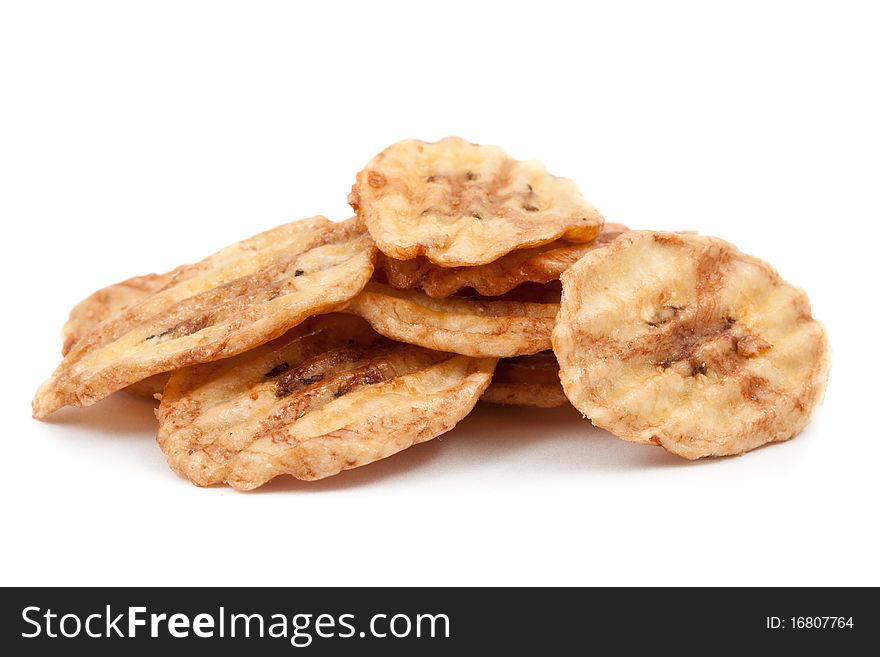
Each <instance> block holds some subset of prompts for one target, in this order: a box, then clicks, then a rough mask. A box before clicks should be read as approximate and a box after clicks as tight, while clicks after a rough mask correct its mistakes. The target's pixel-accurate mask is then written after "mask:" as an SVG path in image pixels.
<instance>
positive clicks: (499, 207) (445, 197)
mask: <svg viewBox="0 0 880 657" xmlns="http://www.w3.org/2000/svg"><path fill="white" fill-rule="evenodd" d="M348 201H349V204H350V205H351V206H352V207H353V208H354V209H355V211H356V212H357V213H358V215H359V216H360V217H362V218H363V219H364V221H365V222H366V225H367V228H368V229H369V231H370V235H372V237H373V239H374V240H375V241H376V244H377V245H378V247H379V249H380V250H381V251H382V252H383V253H385V255H387V256H389V257H391V258H396V259H398V260H409V259H411V258H415V257H416V256H419V255H424V256H426V257H427V259H428V260H430V261H431V262H433V263H435V264H438V265H441V266H443V267H457V266H462V265H482V264H486V263H488V262H493V261H494V260H497V259H498V258H500V257H501V256H503V255H504V254H505V253H509V252H510V251H513V250H515V249H523V248H527V247H533V246H539V245H541V244H546V243H548V242H552V241H553V240H555V239H557V238H560V237H564V238H565V239H567V240H570V241H572V242H589V241H590V240H591V239H593V238H594V237H595V236H596V235H598V234H599V230H600V229H601V227H602V215H601V214H599V212H598V211H597V210H596V208H594V207H593V206H592V205H591V204H590V203H588V202H587V201H586V200H585V199H584V198H583V196H581V193H580V191H579V190H578V188H577V186H576V185H575V184H574V183H573V182H572V181H571V180H568V179H566V178H557V177H555V176H552V175H550V174H549V173H547V170H546V169H545V168H544V165H542V164H541V163H540V162H537V161H526V162H521V161H517V160H514V159H513V158H511V157H510V156H509V155H507V153H505V152H504V151H503V150H502V149H500V148H499V147H497V146H480V145H477V144H471V143H469V142H467V141H465V140H464V139H460V138H458V137H447V138H446V139H443V140H441V141H439V142H436V143H428V142H424V141H418V140H414V139H410V140H407V141H401V142H398V143H396V144H394V145H392V146H390V147H388V148H386V149H385V150H384V151H382V152H381V153H379V155H377V156H376V157H374V158H373V159H372V160H371V161H370V162H369V163H368V164H367V166H366V167H365V168H364V169H363V171H361V172H360V173H359V174H358V175H357V182H356V183H355V185H354V187H353V188H352V191H351V194H350V195H349V197H348Z"/></svg>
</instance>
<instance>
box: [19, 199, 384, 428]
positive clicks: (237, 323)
mask: <svg viewBox="0 0 880 657" xmlns="http://www.w3.org/2000/svg"><path fill="white" fill-rule="evenodd" d="M374 256H375V246H374V245H373V242H372V240H371V239H370V238H369V236H368V235H367V234H366V232H365V231H364V229H363V228H362V226H361V225H360V223H359V222H358V221H357V220H354V219H352V220H349V221H346V222H342V223H339V224H333V223H332V222H330V221H328V220H327V219H325V218H323V217H316V218H314V219H307V220H303V221H301V222H294V223H293V224H287V225H285V226H281V227H279V228H277V229H274V230H273V231H268V232H267V233H262V234H260V235H258V236H256V237H254V238H251V239H249V240H246V241H245V242H241V243H239V244H236V245H233V246H231V247H228V248H226V249H224V250H223V251H221V252H220V253H218V254H216V255H215V256H211V257H210V258H208V259H206V260H205V261H202V262H201V263H198V264H196V265H191V266H188V267H181V268H179V269H178V270H176V273H175V275H174V276H173V277H172V280H171V281H170V282H169V283H168V284H167V285H166V286H165V287H163V288H162V289H161V290H160V291H158V292H156V293H155V294H153V295H152V296H149V297H147V298H146V299H144V300H143V301H141V302H140V303H138V304H136V305H134V306H131V307H129V308H127V309H126V310H124V311H123V312H122V313H120V314H119V315H118V316H116V317H113V318H111V320H110V321H105V322H103V323H101V324H99V325H98V326H97V327H96V328H95V329H94V330H92V331H90V332H89V333H87V334H86V335H84V336H82V337H81V338H80V340H79V341H78V342H77V343H76V344H75V345H74V346H73V348H72V349H71V351H70V352H69V353H68V354H67V356H66V357H65V359H64V360H63V361H62V363H61V365H60V366H59V367H58V369H57V370H56V371H55V373H54V374H53V375H52V377H51V378H50V379H49V380H48V381H47V382H46V383H44V384H43V385H42V386H41V388H40V389H39V390H38V391H37V395H36V397H35V398H34V403H33V409H34V416H35V417H45V416H46V415H48V414H49V413H51V412H53V411H55V410H57V409H58V408H60V407H62V406H64V405H73V406H85V405H89V404H92V403H94V402H96V401H98V400H100V399H103V398H104V397H106V396H107V395H109V394H110V393H112V392H114V391H115V390H119V389H121V388H124V387H126V386H128V385H130V384H132V383H135V382H137V381H140V380H142V379H145V378H147V377H149V376H153V375H155V374H159V373H161V372H168V371H171V370H173V369H176V368H178V367H184V366H187V365H192V364H195V363H201V362H207V361H212V360H217V359H219V358H226V357H229V356H233V355H235V354H238V353H241V352H243V351H246V350H248V349H250V348H252V347H255V346H257V345H259V344H262V343H264V342H266V341H268V340H271V339H273V338H275V337H277V336H278V335H280V334H282V333H284V332H285V331H286V330H288V329H289V328H291V327H293V326H296V325H297V324H299V323H300V322H301V321H303V320H304V319H305V318H307V317H308V316H310V315H314V314H320V313H324V312H330V311H332V310H334V309H338V308H340V307H341V306H343V305H345V304H346V303H347V302H348V301H349V300H350V299H351V298H352V297H353V296H355V295H356V294H357V293H358V292H359V291H360V290H361V288H362V287H363V285H364V284H365V283H366V282H367V280H369V277H370V275H371V273H372V270H373V258H374Z"/></svg>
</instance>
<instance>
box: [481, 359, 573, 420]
mask: <svg viewBox="0 0 880 657" xmlns="http://www.w3.org/2000/svg"><path fill="white" fill-rule="evenodd" d="M480 401H484V402H489V403H490V404H509V405H513V406H538V407H540V408H556V407H558V406H564V405H565V404H567V403H568V399H567V398H566V396H565V392H563V390H562V385H560V383H559V363H557V362H556V356H554V355H553V352H552V351H542V352H541V353H539V354H534V355H531V356H517V357H516V358H502V359H501V360H499V361H498V365H497V366H496V367H495V374H494V375H493V376H492V383H491V384H489V387H488V388H487V389H486V392H484V393H483V396H482V397H480Z"/></svg>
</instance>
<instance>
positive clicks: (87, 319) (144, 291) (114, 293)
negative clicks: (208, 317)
mask: <svg viewBox="0 0 880 657" xmlns="http://www.w3.org/2000/svg"><path fill="white" fill-rule="evenodd" d="M170 280H171V275H170V274H148V275H146V276H135V277H134V278H129V279H128V280H127V281H122V282H121V283H116V284H115V285H109V286H107V287H105V288H102V289H100V290H98V291H97V292H95V293H93V294H91V295H89V296H88V297H86V298H85V299H83V300H82V301H80V302H79V303H78V304H77V305H76V306H74V308H73V310H71V311H70V316H69V317H68V319H67V323H66V324H65V325H64V328H63V329H62V330H61V339H62V341H63V343H62V347H61V355H62V356H66V355H67V354H68V352H69V351H70V350H71V349H72V348H73V345H74V344H76V343H77V342H78V341H79V339H80V338H81V337H82V336H83V335H85V334H86V333H88V332H89V331H91V330H92V329H93V328H94V327H95V326H97V325H98V324H100V323H101V322H103V321H106V320H107V319H108V318H109V317H111V316H112V315H115V314H116V313H118V312H120V311H121V310H123V309H124V308H127V307H128V306H132V305H134V304H136V303H138V302H140V301H143V300H144V299H146V298H147V297H148V296H150V295H152V294H155V293H156V292H158V291H159V290H160V289H162V288H163V287H165V285H167V284H168V282H169V281H170Z"/></svg>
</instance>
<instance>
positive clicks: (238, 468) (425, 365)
mask: <svg viewBox="0 0 880 657" xmlns="http://www.w3.org/2000/svg"><path fill="white" fill-rule="evenodd" d="M494 366H495V359H492V358H468V357H466V356H456V355H454V354H444V353H440V352H436V351H430V350H428V349H422V348H420V347H414V346H412V345H407V344H400V343H395V342H392V341H390V340H387V339H385V338H383V337H381V336H379V335H378V334H376V333H375V332H374V331H373V330H372V329H371V328H370V327H369V325H368V324H367V323H366V322H364V321H363V320H362V319H360V318H358V317H354V316H351V315H338V314H332V315H324V316H320V317H313V318H311V319H309V320H306V321H305V322H304V323H303V324H301V325H300V326H298V327H297V328H295V329H293V330H292V331H289V332H288V333H287V334H285V335H284V336H282V337H281V338H278V339H276V340H275V341H273V342H270V343H268V344H266V345H263V346H261V347H258V348H256V349H254V350H252V351H249V352H247V353H244V354H241V355H239V356H236V357H234V358H230V359H227V360H223V361H218V362H214V363H207V364H203V365H196V366H194V367H189V368H184V369H181V370H178V371H177V372H174V373H173V374H172V375H171V379H170V380H169V382H168V386H167V387H166V389H165V394H164V396H163V398H162V403H161V404H160V406H159V410H158V412H157V416H158V418H159V436H158V440H159V445H160V446H161V448H162V451H164V452H165V455H166V457H167V459H168V462H169V464H170V465H171V467H172V469H174V470H175V471H176V472H178V473H180V474H182V475H183V476H185V477H186V478H187V479H190V480H191V481H193V482H194V483H196V484H198V485H200V486H207V485H211V484H219V483H227V484H229V485H231V486H233V487H234V488H237V489H239V490H251V489H254V488H257V487H258V486H262V485H263V484H265V483H266V482H267V481H269V480H270V479H273V478H274V477H276V476H278V475H282V474H289V475H293V476H294V477H296V478H297V479H305V480H315V479H322V478H324V477H329V476H331V475H334V474H337V473H338V472H340V471H341V470H347V469H350V468H356V467H359V466H361V465H366V464H367V463H372V462H373V461H377V460H379V459H383V458H385V457H387V456H391V455H392V454H394V453H396V452H399V451H401V450H403V449H406V448H408V447H410V446H412V445H414V444H416V443H420V442H424V441H427V440H430V439H432V438H434V437H436V436H438V435H440V434H442V433H445V432H446V431H449V430H450V429H452V427H454V426H455V425H456V424H457V423H458V421H459V420H461V419H462V418H463V417H464V416H465V415H467V414H468V413H469V412H470V410H471V409H472V408H473V406H474V404H476V402H477V399H478V398H479V396H480V394H481V393H482V392H483V391H484V390H485V389H486V387H487V386H488V385H489V380H490V379H491V377H492V370H493V368H494Z"/></svg>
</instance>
